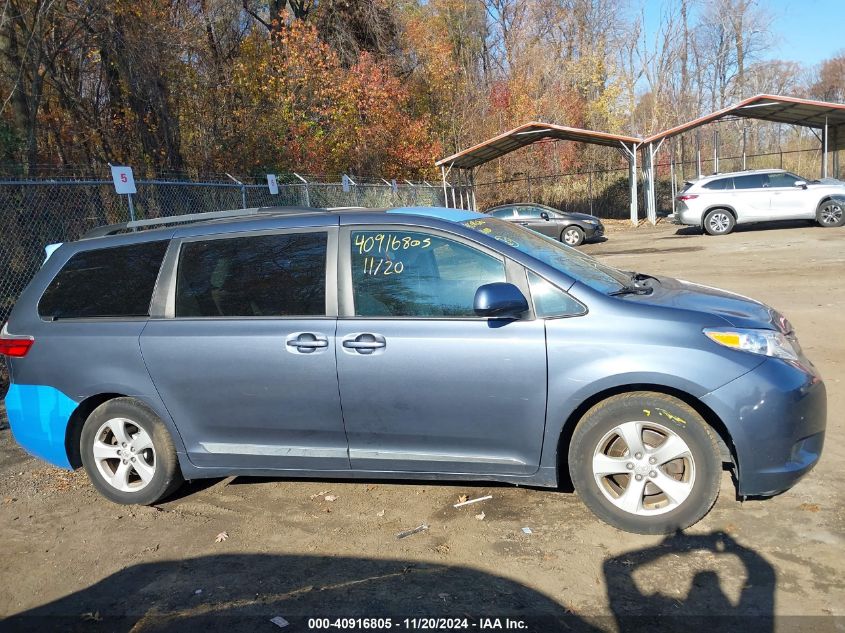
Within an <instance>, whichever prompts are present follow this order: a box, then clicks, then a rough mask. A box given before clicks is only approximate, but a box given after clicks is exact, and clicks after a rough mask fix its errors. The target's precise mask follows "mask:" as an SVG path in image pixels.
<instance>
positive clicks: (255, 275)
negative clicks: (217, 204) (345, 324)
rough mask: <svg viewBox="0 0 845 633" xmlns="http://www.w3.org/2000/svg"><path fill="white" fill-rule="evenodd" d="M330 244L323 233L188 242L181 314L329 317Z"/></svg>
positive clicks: (180, 279) (179, 279)
mask: <svg viewBox="0 0 845 633" xmlns="http://www.w3.org/2000/svg"><path fill="white" fill-rule="evenodd" d="M326 244H327V235H326V233H325V232H322V231H319V232H312V233H285V234H274V235H256V236H249V237H236V238H224V239H215V240H205V241H198V242H187V243H185V244H183V245H182V249H181V254H180V257H179V269H178V272H177V274H176V316H177V317H284V316H324V315H325V314H326Z"/></svg>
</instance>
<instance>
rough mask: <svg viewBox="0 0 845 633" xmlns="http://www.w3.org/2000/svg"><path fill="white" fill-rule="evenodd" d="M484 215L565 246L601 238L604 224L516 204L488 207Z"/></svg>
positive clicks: (579, 215)
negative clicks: (518, 226)
mask: <svg viewBox="0 0 845 633" xmlns="http://www.w3.org/2000/svg"><path fill="white" fill-rule="evenodd" d="M486 213H488V214H489V215H492V216H493V217H494V218H500V219H502V220H507V221H508V222H514V223H516V224H520V225H522V226H526V227H528V228H529V229H531V230H532V231H537V232H538V233H542V234H543V235H547V236H548V237H553V238H554V239H556V240H560V241H561V242H563V243H564V244H566V245H567V246H578V245H580V244H582V243H583V242H585V241H590V240H594V239H596V238H598V237H602V236H603V235H604V225H603V224H602V223H601V220H599V219H598V218H597V217H596V216H594V215H588V214H586V213H573V212H569V211H558V210H557V209H553V208H551V207H547V206H545V205H543V204H534V203H529V202H517V203H514V204H503V205H499V206H496V207H490V208H489V209H487V211H486Z"/></svg>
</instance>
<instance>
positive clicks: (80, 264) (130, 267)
mask: <svg viewBox="0 0 845 633" xmlns="http://www.w3.org/2000/svg"><path fill="white" fill-rule="evenodd" d="M167 244H168V242H167V240H163V241H162V240H158V241H155V242H144V243H141V244H130V245H127V246H113V247H111V248H98V249H94V250H89V251H80V252H78V253H76V254H74V255H73V256H72V257H71V258H70V259H69V260H68V262H67V263H66V264H65V265H64V267H63V268H62V270H61V271H59V274H58V275H56V277H55V279H53V281H52V282H50V285H49V286H48V287H47V290H45V291H44V295H43V296H42V297H41V300H40V301H39V302H38V314H39V315H40V316H41V317H42V318H53V319H80V318H100V317H145V316H149V314H150V301H151V300H152V296H153V289H154V288H155V284H156V279H158V271H159V268H160V267H161V261H162V259H164V252H165V251H166V250H167Z"/></svg>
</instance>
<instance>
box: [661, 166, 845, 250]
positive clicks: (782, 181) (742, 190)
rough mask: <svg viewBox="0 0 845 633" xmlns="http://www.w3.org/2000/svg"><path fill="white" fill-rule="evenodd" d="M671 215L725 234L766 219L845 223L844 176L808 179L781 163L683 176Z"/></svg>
mask: <svg viewBox="0 0 845 633" xmlns="http://www.w3.org/2000/svg"><path fill="white" fill-rule="evenodd" d="M675 200H676V202H677V207H676V210H675V215H674V217H673V221H674V222H675V223H676V224H686V225H689V226H698V227H701V228H703V229H704V230H705V231H707V233H709V234H710V235H726V234H728V233H730V232H731V231H733V230H734V227H735V226H736V225H737V224H748V223H751V222H764V221H769V220H815V221H816V222H818V223H819V224H820V225H821V226H825V227H835V226H842V225H843V224H845V216H843V211H842V210H843V208H845V207H843V201H845V182H842V181H835V180H832V179H825V180H824V181H818V180H814V181H808V180H805V179H803V178H801V176H796V175H795V174H792V173H789V172H787V171H784V170H782V169H758V170H754V171H737V172H733V173H727V174H714V175H713V176H706V177H704V178H700V179H698V180H691V181H689V182H687V183H686V184H685V186H684V188H683V190H682V191H681V193H680V194H679V195H678V196H677V197H676V199H675Z"/></svg>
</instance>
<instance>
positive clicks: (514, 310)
mask: <svg viewBox="0 0 845 633" xmlns="http://www.w3.org/2000/svg"><path fill="white" fill-rule="evenodd" d="M473 309H474V310H475V313H476V314H477V315H478V316H481V317H492V318H497V319H518V318H519V317H520V316H521V315H522V313H523V312H527V311H528V301H527V300H526V299H525V295H523V294H522V292H521V291H520V289H519V288H517V287H516V286H514V285H513V284H508V283H502V282H497V283H492V284H484V285H483V286H481V287H480V288H479V289H478V290H476V291H475V301H474V302H473Z"/></svg>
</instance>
